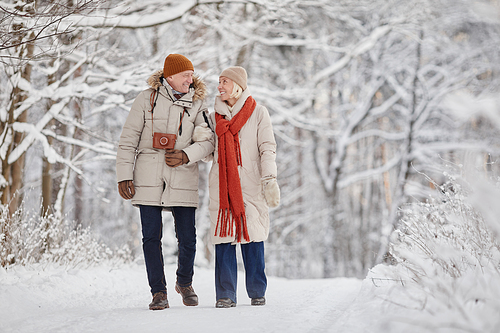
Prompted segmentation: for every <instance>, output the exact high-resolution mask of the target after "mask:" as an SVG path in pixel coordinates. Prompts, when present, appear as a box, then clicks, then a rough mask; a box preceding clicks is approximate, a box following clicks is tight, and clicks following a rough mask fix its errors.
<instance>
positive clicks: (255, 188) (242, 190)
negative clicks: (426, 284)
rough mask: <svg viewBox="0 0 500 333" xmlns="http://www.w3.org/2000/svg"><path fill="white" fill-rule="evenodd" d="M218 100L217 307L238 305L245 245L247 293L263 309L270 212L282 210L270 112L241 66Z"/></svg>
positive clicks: (222, 85)
mask: <svg viewBox="0 0 500 333" xmlns="http://www.w3.org/2000/svg"><path fill="white" fill-rule="evenodd" d="M218 90H219V96H217V97H216V98H215V106H214V108H215V112H214V113H212V114H211V120H212V123H215V124H216V126H215V134H216V140H215V150H214V160H213V164H212V168H211V170H210V174H209V192H210V204H209V211H210V220H211V233H212V242H213V243H214V244H215V290H216V300H217V302H216V305H215V306H216V307H217V308H229V307H234V306H236V303H237V299H236V284H237V272H238V269H237V261H236V244H240V246H241V254H242V257H243V263H244V267H245V276H246V281H245V282H246V290H247V294H248V297H249V298H251V304H252V305H264V304H265V303H266V299H265V293H266V288H267V278H266V274H265V262H264V241H265V240H266V239H267V237H268V235H269V207H276V206H278V205H279V200H280V190H279V187H278V183H277V181H276V176H277V168H276V141H275V139H274V132H273V128H272V125H271V118H270V116H269V112H268V111H267V109H266V108H265V107H264V106H262V105H259V104H257V103H256V102H255V100H254V99H253V97H252V96H251V95H250V91H249V89H248V87H247V72H246V70H245V69H244V68H242V67H238V66H235V67H229V68H226V69H225V70H224V71H222V73H221V74H220V77H219V86H218Z"/></svg>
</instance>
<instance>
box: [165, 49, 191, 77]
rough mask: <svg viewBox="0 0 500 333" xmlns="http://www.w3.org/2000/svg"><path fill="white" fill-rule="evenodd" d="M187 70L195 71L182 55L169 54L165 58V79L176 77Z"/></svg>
mask: <svg viewBox="0 0 500 333" xmlns="http://www.w3.org/2000/svg"><path fill="white" fill-rule="evenodd" d="M187 70H192V71H194V67H193V64H192V63H191V61H189V59H188V58H186V57H185V56H183V55H181V54H174V53H172V54H169V55H168V56H167V57H166V58H165V65H164V66H163V77H164V78H167V77H169V76H172V75H175V74H177V73H180V72H184V71H187Z"/></svg>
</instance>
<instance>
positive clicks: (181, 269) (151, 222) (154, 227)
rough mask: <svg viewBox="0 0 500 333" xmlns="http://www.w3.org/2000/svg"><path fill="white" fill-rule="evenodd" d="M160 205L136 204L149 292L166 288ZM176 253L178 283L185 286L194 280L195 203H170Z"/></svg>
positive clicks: (165, 289)
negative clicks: (192, 205)
mask: <svg viewBox="0 0 500 333" xmlns="http://www.w3.org/2000/svg"><path fill="white" fill-rule="evenodd" d="M162 209H163V208H162V207H159V206H144V205H141V206H139V210H140V213H141V225H142V249H143V251H144V261H145V262H146V271H147V273H148V282H149V286H150V287H151V293H152V294H153V295H154V294H155V293H157V292H159V291H165V292H166V291H167V281H166V279H165V272H164V269H163V253H162V246H161V238H162V235H163V221H162V214H161V213H162ZM171 210H172V216H173V217H174V224H175V236H176V237H177V245H178V248H179V254H178V257H177V272H176V274H177V283H179V285H181V286H183V287H185V286H189V285H191V283H192V281H193V274H194V270H193V265H194V256H195V254H196V226H195V212H196V208H194V207H171Z"/></svg>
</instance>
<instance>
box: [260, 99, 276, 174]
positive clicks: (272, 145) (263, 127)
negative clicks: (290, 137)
mask: <svg viewBox="0 0 500 333" xmlns="http://www.w3.org/2000/svg"><path fill="white" fill-rule="evenodd" d="M257 145H258V146H259V154H260V164H261V170H262V175H261V176H262V177H263V178H264V177H274V178H276V177H277V174H278V168H277V166H276V140H275V139H274V131H273V126H272V123H271V117H270V116H269V112H268V111H267V108H266V107H264V106H260V110H259V123H258V128H257Z"/></svg>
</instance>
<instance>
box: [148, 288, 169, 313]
mask: <svg viewBox="0 0 500 333" xmlns="http://www.w3.org/2000/svg"><path fill="white" fill-rule="evenodd" d="M168 307H169V306H168V298H167V293H166V292H163V291H160V292H157V293H155V294H154V295H153V301H152V302H151V303H149V310H163V309H166V308H168Z"/></svg>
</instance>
